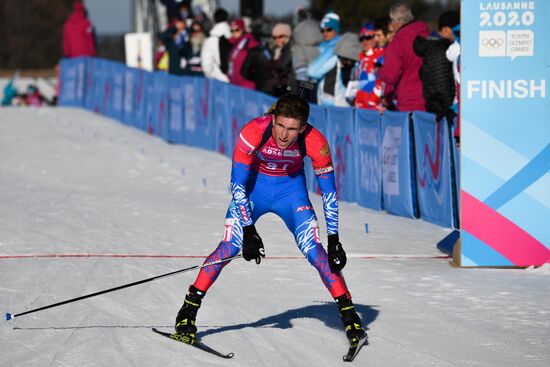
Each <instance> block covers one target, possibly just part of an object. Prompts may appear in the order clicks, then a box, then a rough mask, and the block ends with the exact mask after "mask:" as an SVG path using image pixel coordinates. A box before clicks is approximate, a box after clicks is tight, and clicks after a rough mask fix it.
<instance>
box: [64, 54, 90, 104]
mask: <svg viewBox="0 0 550 367" xmlns="http://www.w3.org/2000/svg"><path fill="white" fill-rule="evenodd" d="M86 65H87V58H77V59H72V60H71V61H69V60H67V59H64V60H61V75H60V80H61V81H62V82H61V88H60V89H61V90H60V95H59V103H60V104H63V105H65V106H79V107H80V106H83V105H84V93H85V91H86V80H87V74H86Z"/></svg>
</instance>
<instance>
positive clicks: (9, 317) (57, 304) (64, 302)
mask: <svg viewBox="0 0 550 367" xmlns="http://www.w3.org/2000/svg"><path fill="white" fill-rule="evenodd" d="M239 257H242V255H241V254H239V255H236V256H232V257H226V258H223V259H219V260H215V261H211V262H209V263H206V264H199V265H195V266H191V267H189V268H185V269H180V270H176V271H172V272H170V273H166V274H162V275H157V276H156V277H152V278H147V279H143V280H139V281H137V282H133V283H128V284H124V285H121V286H118V287H114V288H109V289H105V290H103V291H99V292H95V293H90V294H86V295H84V296H80V297H76V298H71V299H68V300H66V301H61V302H57V303H54V304H51V305H48V306H43V307H39V308H35V309H33V310H29V311H25V312H21V313H16V314H15V315H12V314H11V313H9V312H6V321H7V320H11V319H13V318H14V317H19V316H23V315H27V314H29V313H33V312H38V311H42V310H47V309H48V308H53V307H57V306H61V305H66V304H67V303H72V302H76V301H81V300H83V299H86V298H91V297H95V296H99V295H101V294H105V293H110V292H114V291H118V290H120V289H124V288H129V287H133V286H135V285H139V284H143V283H148V282H152V281H153V280H157V279H160V278H165V277H169V276H171V275H176V274H179V273H184V272H186V271H191V270H195V269H202V268H206V267H208V266H212V265H217V264H221V263H224V262H227V261H231V260H234V259H236V258H239Z"/></svg>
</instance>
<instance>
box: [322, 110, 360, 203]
mask: <svg viewBox="0 0 550 367" xmlns="http://www.w3.org/2000/svg"><path fill="white" fill-rule="evenodd" d="M326 110H327V130H328V131H329V134H328V136H327V135H325V137H326V138H327V139H328V141H329V145H330V150H331V153H332V161H333V163H334V173H335V178H336V188H337V189H338V194H339V195H340V196H339V198H340V200H347V201H355V197H356V192H355V167H354V161H355V160H354V159H353V158H354V157H353V155H354V149H355V138H354V136H355V123H354V119H353V109H351V108H345V107H326Z"/></svg>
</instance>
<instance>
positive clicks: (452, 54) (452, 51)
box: [447, 24, 460, 147]
mask: <svg viewBox="0 0 550 367" xmlns="http://www.w3.org/2000/svg"><path fill="white" fill-rule="evenodd" d="M453 36H454V42H453V43H452V44H451V46H449V48H448V49H447V60H449V61H451V62H452V63H453V75H454V80H455V86H456V98H455V101H454V103H453V105H452V106H451V108H452V109H453V111H454V112H455V113H456V114H457V118H456V125H455V129H454V137H455V140H456V144H457V147H460V24H457V25H456V26H454V27H453Z"/></svg>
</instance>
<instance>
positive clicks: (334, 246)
mask: <svg viewBox="0 0 550 367" xmlns="http://www.w3.org/2000/svg"><path fill="white" fill-rule="evenodd" d="M346 261H347V257H346V251H344V248H343V247H342V244H341V243H340V240H339V239H338V234H329V235H328V265H329V266H330V271H332V272H333V273H336V272H339V271H340V270H342V269H344V266H346Z"/></svg>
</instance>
